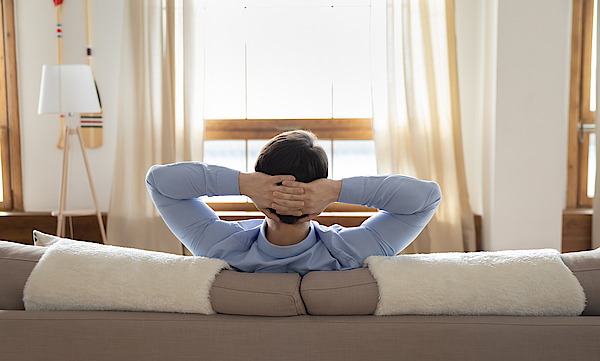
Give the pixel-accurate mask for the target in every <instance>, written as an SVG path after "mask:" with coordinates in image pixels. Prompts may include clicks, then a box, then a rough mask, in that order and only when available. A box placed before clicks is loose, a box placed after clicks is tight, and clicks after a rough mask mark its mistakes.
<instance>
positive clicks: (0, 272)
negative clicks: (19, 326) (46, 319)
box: [0, 241, 46, 310]
mask: <svg viewBox="0 0 600 361" xmlns="http://www.w3.org/2000/svg"><path fill="white" fill-rule="evenodd" d="M45 251H46V249H45V248H42V247H34V246H29V245H26V244H20V243H13V242H5V241H0V310H24V309H25V306H24V305H23V287H25V282H27V278H28V277H29V274H30V273H31V271H32V270H33V267H35V265H36V263H37V261H39V259H40V258H41V257H42V255H43V254H44V252H45Z"/></svg>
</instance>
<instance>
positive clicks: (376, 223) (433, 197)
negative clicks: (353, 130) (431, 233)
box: [335, 175, 442, 265]
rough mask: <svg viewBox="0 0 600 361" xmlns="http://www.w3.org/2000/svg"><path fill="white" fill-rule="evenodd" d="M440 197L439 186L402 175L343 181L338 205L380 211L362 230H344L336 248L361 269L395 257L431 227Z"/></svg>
mask: <svg viewBox="0 0 600 361" xmlns="http://www.w3.org/2000/svg"><path fill="white" fill-rule="evenodd" d="M441 197H442V193H441V190H440V187H439V185H438V184H437V183H435V182H429V181H423V180H420V179H416V178H412V177H408V176H403V175H387V176H373V177H352V178H344V179H342V189H341V191H340V196H339V199H338V201H339V202H342V203H350V204H358V205H364V206H368V207H374V208H376V209H379V210H380V211H379V212H378V213H377V214H375V215H373V216H371V217H370V218H369V219H367V220H366V221H364V222H363V223H362V224H361V225H360V226H359V227H353V228H341V229H340V230H339V232H338V234H339V235H340V236H341V239H342V240H343V241H341V242H338V244H337V245H335V247H336V248H338V249H341V250H343V251H344V252H345V253H347V254H349V255H350V256H351V257H352V258H354V259H355V260H356V261H357V262H358V264H360V265H362V264H363V262H364V260H365V258H367V257H369V256H372V255H386V256H393V255H396V254H398V253H399V252H400V251H402V250H403V249H404V248H406V247H407V246H408V245H410V244H411V243H412V242H413V241H414V240H415V238H416V237H417V236H418V235H419V233H421V231H422V230H423V228H425V226H426V225H427V223H429V221H430V220H431V218H432V217H433V215H434V213H435V211H436V210H437V208H438V206H439V204H440V202H441Z"/></svg>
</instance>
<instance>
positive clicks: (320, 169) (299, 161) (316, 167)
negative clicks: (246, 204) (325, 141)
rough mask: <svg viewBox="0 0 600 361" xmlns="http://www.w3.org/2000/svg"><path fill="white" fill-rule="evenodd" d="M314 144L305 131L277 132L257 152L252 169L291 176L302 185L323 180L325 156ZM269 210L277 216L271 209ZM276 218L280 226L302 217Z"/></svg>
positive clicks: (325, 164) (280, 216) (326, 163)
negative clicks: (281, 223) (279, 221)
mask: <svg viewBox="0 0 600 361" xmlns="http://www.w3.org/2000/svg"><path fill="white" fill-rule="evenodd" d="M317 142H318V139H317V136H316V135H314V134H313V133H311V132H308V131H305V130H292V131H289V132H285V133H281V134H279V135H277V136H276V137H274V138H272V139H271V140H270V141H269V142H268V143H267V144H265V146H264V147H263V148H262V149H261V150H260V154H259V155H258V159H257V160H256V165H255V166H254V170H256V171H257V172H262V173H266V174H269V175H281V174H291V175H293V176H294V177H296V181H298V182H303V183H309V182H312V181H314V180H315V179H320V178H327V169H328V161H327V154H325V150H323V148H321V146H320V145H318V144H317ZM269 210H270V211H271V212H273V213H275V214H277V213H276V212H275V210H274V209H272V208H269ZM277 216H278V217H279V219H280V220H281V221H282V222H283V223H287V224H296V223H298V220H299V219H300V218H302V217H306V214H303V215H302V216H289V215H279V214H277Z"/></svg>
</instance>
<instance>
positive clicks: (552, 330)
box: [0, 241, 600, 361]
mask: <svg viewBox="0 0 600 361" xmlns="http://www.w3.org/2000/svg"><path fill="white" fill-rule="evenodd" d="M44 252H46V249H45V248H44V247H36V246H30V245H23V244H18V243H13V242H6V241H0V359H1V360H16V361H18V360H404V359H406V360H578V361H579V360H600V250H594V251H586V252H577V253H570V254H563V255H561V258H562V260H563V262H564V263H565V265H566V266H567V267H569V269H570V270H571V271H572V272H573V274H574V275H575V276H576V277H577V279H578V281H579V282H580V284H581V286H582V287H583V290H584V291H585V294H586V298H587V304H586V306H585V309H584V311H583V313H582V315H580V316H576V317H523V316H441V315H440V316H414V315H403V316H374V315H373V313H374V311H375V308H376V307H377V302H378V294H377V292H378V288H377V283H376V281H375V280H374V279H373V277H372V276H371V274H370V273H369V271H368V270H367V269H365V268H362V269H356V270H350V271H333V272H310V273H308V274H306V275H305V276H304V277H301V276H300V275H298V274H268V273H263V274H248V273H240V272H235V271H229V270H224V271H221V272H220V273H219V274H218V275H217V277H216V278H215V281H214V283H213V285H212V288H211V290H210V300H211V303H212V307H213V309H214V311H216V312H217V314H212V315H201V314H183V313H161V312H123V311H25V310H24V305H23V300H22V298H23V288H24V286H25V283H26V282H27V279H28V277H29V274H30V273H31V271H32V270H33V268H34V266H35V265H36V263H37V262H38V260H39V259H40V257H41V256H42V255H43V254H44Z"/></svg>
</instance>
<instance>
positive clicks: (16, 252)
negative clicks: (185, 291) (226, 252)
mask: <svg viewBox="0 0 600 361" xmlns="http://www.w3.org/2000/svg"><path fill="white" fill-rule="evenodd" d="M45 251H46V248H45V247H35V246H30V245H24V244H20V243H13V242H5V241H0V275H1V276H0V310H24V309H25V307H24V305H23V288H24V287H25V283H26V282H27V278H28V277H29V274H30V273H31V271H32V270H33V268H34V267H35V265H36V263H37V262H38V261H39V259H40V258H41V257H42V255H43V254H44V252H45ZM300 280H301V277H300V275H298V274H295V273H294V274H283V273H276V274H268V273H241V272H235V271H222V272H221V273H219V274H218V275H217V277H216V278H215V282H214V283H213V287H212V288H211V291H210V297H211V304H212V306H213V309H214V310H215V311H216V312H219V313H228V314H236V315H257V316H295V315H302V314H306V310H305V309H304V303H303V302H302V298H301V297H300Z"/></svg>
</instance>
